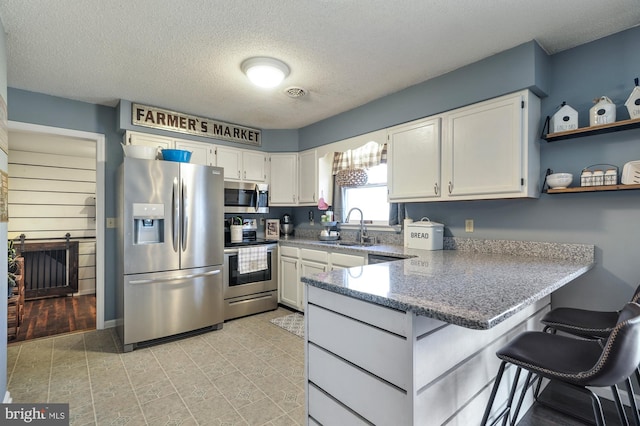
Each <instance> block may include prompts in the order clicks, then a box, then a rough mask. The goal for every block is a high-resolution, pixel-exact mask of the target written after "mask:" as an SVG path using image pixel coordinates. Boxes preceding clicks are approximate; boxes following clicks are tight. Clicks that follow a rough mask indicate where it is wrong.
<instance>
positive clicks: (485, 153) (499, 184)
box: [443, 93, 535, 199]
mask: <svg viewBox="0 0 640 426" xmlns="http://www.w3.org/2000/svg"><path fill="white" fill-rule="evenodd" d="M523 96H524V95H523V93H516V94H513V95H507V96H502V97H500V98H497V99H493V100H490V101H486V102H481V103H479V104H476V105H472V106H470V107H466V108H461V109H459V110H455V111H453V112H452V113H450V114H448V115H447V132H446V139H445V147H444V156H443V158H444V159H445V161H444V164H443V173H444V174H443V176H444V178H443V183H444V184H445V186H446V188H445V190H446V195H447V197H449V198H452V199H453V198H458V197H459V198H461V199H473V198H501V197H506V196H518V195H519V194H520V193H521V192H522V191H523V187H524V185H525V178H527V176H526V167H525V158H526V152H527V141H528V139H529V138H528V137H527V134H526V133H525V112H526V111H525V105H526V104H525V99H524V97H523ZM531 142H532V143H535V141H531Z"/></svg>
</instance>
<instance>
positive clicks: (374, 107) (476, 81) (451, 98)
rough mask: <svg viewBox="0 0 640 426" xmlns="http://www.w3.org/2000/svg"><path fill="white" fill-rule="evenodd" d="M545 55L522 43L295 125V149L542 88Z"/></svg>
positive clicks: (545, 74) (545, 82) (544, 87)
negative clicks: (297, 132) (334, 113)
mask: <svg viewBox="0 0 640 426" xmlns="http://www.w3.org/2000/svg"><path fill="white" fill-rule="evenodd" d="M548 62H549V59H548V57H547V55H546V54H545V53H544V51H543V50H542V48H540V46H539V45H538V44H537V43H536V42H533V41H531V42H528V43H525V44H522V45H520V46H517V47H514V48H513V49H509V50H507V51H504V52H501V53H499V54H497V55H494V56H491V57H489V58H486V59H483V60H481V61H478V62H475V63H473V64H471V65H467V66H466V67H463V68H459V69H457V70H455V71H452V72H450V73H447V74H444V75H442V76H440V77H436V78H434V79H431V80H428V81H425V82H424V83H420V84H417V85H415V86H412V87H409V88H407V89H405V90H402V91H400V92H397V93H394V94H391V95H389V96H385V97H383V98H380V99H378V100H375V101H372V102H370V103H368V104H366V105H364V106H361V107H358V108H355V109H352V110H351V111H347V112H345V113H343V114H339V115H337V116H334V117H331V118H328V119H326V120H323V121H319V122H318V123H315V124H312V125H310V126H307V127H304V128H302V129H300V141H299V144H300V150H301V151H303V150H305V149H309V148H314V147H316V146H320V145H325V144H327V143H331V142H335V141H339V140H342V139H347V138H350V137H353V136H357V135H361V134H363V133H368V132H372V131H374V130H379V129H384V128H386V127H390V126H394V125H396V124H400V123H405V122H407V121H412V120H415V119H418V118H422V117H428V116H430V115H434V114H438V113H440V112H444V111H448V110H451V109H454V108H459V107H462V106H464V105H469V104H472V103H475V102H479V101H483V100H485V99H490V98H494V97H496V96H500V95H504V94H507V93H511V92H515V91H518V90H520V89H526V88H528V89H531V90H532V91H533V92H534V93H536V94H538V95H539V96H544V95H546V93H547V92H548V89H549V88H548V85H549V77H548V68H549V67H548Z"/></svg>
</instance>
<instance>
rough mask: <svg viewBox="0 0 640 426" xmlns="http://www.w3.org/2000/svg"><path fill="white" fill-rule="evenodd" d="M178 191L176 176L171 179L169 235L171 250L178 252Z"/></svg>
mask: <svg viewBox="0 0 640 426" xmlns="http://www.w3.org/2000/svg"><path fill="white" fill-rule="evenodd" d="M179 195H180V194H179V193H178V178H174V179H173V199H172V200H171V204H172V206H171V209H172V219H173V220H172V222H173V223H172V226H171V237H172V239H173V241H172V243H173V251H175V252H178V244H179V242H178V238H179V235H178V231H179V229H180V205H179V204H178V203H179Z"/></svg>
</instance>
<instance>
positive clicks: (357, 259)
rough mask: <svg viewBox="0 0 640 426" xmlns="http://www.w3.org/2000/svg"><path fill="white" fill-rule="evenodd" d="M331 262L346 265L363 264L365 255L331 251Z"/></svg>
mask: <svg viewBox="0 0 640 426" xmlns="http://www.w3.org/2000/svg"><path fill="white" fill-rule="evenodd" d="M331 264H332V265H340V266H346V267H352V266H362V265H364V264H365V261H364V256H356V255H353V254H344V253H331Z"/></svg>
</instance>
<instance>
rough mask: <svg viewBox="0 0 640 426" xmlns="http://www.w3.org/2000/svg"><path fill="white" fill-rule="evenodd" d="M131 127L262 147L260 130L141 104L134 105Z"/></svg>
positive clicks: (132, 107)
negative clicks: (149, 128)
mask: <svg viewBox="0 0 640 426" xmlns="http://www.w3.org/2000/svg"><path fill="white" fill-rule="evenodd" d="M131 124H133V125H135V126H144V127H151V128H153V129H162V130H168V131H170V132H177V133H186V134H189V135H195V136H204V137H207V138H213V139H222V140H225V141H231V142H238V143H243V144H247V145H254V146H261V145H262V137H261V135H260V130H257V129H252V128H250V127H243V126H237V125H235V124H230V123H223V122H221V121H216V120H212V119H210V118H202V117H197V116H195V115H188V114H182V113H179V112H175V111H169V110H166V109H161V108H156V107H150V106H146V105H140V104H133V105H132V106H131Z"/></svg>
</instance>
